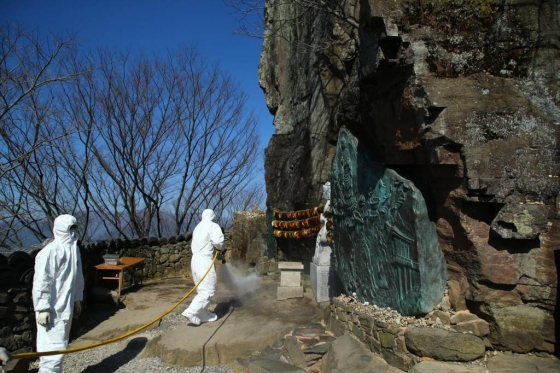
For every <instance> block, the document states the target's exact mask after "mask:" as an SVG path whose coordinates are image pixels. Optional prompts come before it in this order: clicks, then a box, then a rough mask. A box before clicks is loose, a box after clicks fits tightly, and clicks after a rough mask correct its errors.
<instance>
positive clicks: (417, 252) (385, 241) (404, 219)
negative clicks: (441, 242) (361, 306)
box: [331, 128, 447, 315]
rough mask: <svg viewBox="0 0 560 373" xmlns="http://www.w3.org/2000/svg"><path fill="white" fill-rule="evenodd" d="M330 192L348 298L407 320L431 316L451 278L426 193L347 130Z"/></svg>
mask: <svg viewBox="0 0 560 373" xmlns="http://www.w3.org/2000/svg"><path fill="white" fill-rule="evenodd" d="M331 189H332V190H331V206H332V211H333V229H334V254H335V255H334V256H335V258H336V260H335V265H336V268H337V272H338V273H339V274H340V277H341V280H342V282H343V284H344V287H345V289H346V291H347V292H356V293H357V295H358V297H359V298H360V299H363V300H366V301H369V302H373V303H375V304H377V305H378V306H381V307H391V308H394V309H396V310H398V311H399V312H401V313H403V314H406V315H417V314H423V313H427V312H429V311H431V310H432V309H433V307H434V306H436V305H437V304H438V303H439V302H440V301H441V299H442V297H443V292H444V289H445V284H446V280H447V270H446V265H445V261H444V257H443V253H442V251H441V250H440V249H439V246H438V241H437V236H436V227H435V222H433V221H430V220H429V216H428V210H427V207H426V203H425V201H424V197H423V196H422V193H421V192H420V191H419V190H418V189H417V188H416V187H415V186H414V184H413V183H412V182H411V181H409V180H407V179H405V178H403V177H402V176H400V175H399V174H397V173H396V172H395V171H394V170H391V169H388V168H386V167H384V166H382V165H381V164H379V163H376V162H375V161H374V160H373V158H372V155H371V154H370V152H369V151H368V150H367V149H366V148H365V147H364V146H363V145H362V144H361V143H360V142H359V141H358V139H357V138H355V137H354V136H353V135H352V134H351V133H350V132H349V131H348V130H346V129H345V128H342V129H341V131H340V136H339V139H338V145H337V150H336V156H335V160H334V163H333V169H332V172H331Z"/></svg>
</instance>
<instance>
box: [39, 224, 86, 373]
mask: <svg viewBox="0 0 560 373" xmlns="http://www.w3.org/2000/svg"><path fill="white" fill-rule="evenodd" d="M77 229H78V222H77V220H76V218H75V217H73V216H72V215H60V216H59V217H57V218H56V219H55V220H54V228H53V234H54V240H53V241H52V242H51V243H49V244H48V245H47V246H45V247H44V248H43V249H42V250H41V251H40V252H39V254H37V257H36V258H35V275H34V277H33V290H32V295H33V306H34V308H35V314H36V319H37V352H45V351H57V350H65V349H66V348H67V346H68V338H69V336H70V327H71V325H72V318H73V317H74V318H75V317H78V316H79V314H80V312H81V310H82V307H81V301H82V299H83V292H84V276H83V273H82V261H81V258H80V250H79V248H78V232H77ZM63 357H64V355H51V356H41V358H40V361H39V373H46V372H61V371H62V359H63Z"/></svg>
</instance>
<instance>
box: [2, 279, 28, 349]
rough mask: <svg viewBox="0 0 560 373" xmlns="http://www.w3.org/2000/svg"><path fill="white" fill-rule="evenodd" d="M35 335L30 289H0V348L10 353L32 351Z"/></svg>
mask: <svg viewBox="0 0 560 373" xmlns="http://www.w3.org/2000/svg"><path fill="white" fill-rule="evenodd" d="M35 334H36V331H35V313H34V312H33V302H32V301H31V289H30V288H29V287H12V288H9V289H2V288H0V346H2V347H5V348H6V349H8V350H9V351H11V352H12V353H14V352H15V353H19V352H29V351H32V350H33V348H34V346H35Z"/></svg>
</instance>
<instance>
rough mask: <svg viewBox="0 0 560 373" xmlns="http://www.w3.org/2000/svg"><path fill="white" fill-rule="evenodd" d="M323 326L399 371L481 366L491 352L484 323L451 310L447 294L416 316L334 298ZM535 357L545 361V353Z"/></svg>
mask: <svg viewBox="0 0 560 373" xmlns="http://www.w3.org/2000/svg"><path fill="white" fill-rule="evenodd" d="M326 323H327V327H328V329H329V330H330V331H331V332H333V333H334V334H335V335H337V336H340V335H343V334H352V335H354V336H355V337H356V338H358V339H359V340H360V341H361V342H362V343H363V344H364V345H365V346H367V348H368V349H369V350H370V351H372V352H374V353H377V354H379V355H380V356H382V357H383V359H385V361H387V363H389V364H390V365H392V366H394V367H396V368H399V369H401V370H403V371H409V370H410V368H411V367H412V366H414V365H415V364H417V363H419V362H421V361H423V360H426V359H428V360H431V359H433V360H437V361H448V362H470V363H471V364H473V365H477V364H480V365H481V366H483V365H484V359H485V354H486V351H487V349H488V348H491V344H490V343H489V341H488V335H489V333H490V329H489V325H488V323H487V322H486V321H484V320H482V319H480V318H479V317H477V316H476V315H474V314H472V313H470V312H468V311H454V310H452V309H451V308H450V307H449V299H448V297H447V296H445V297H444V300H443V301H442V303H440V304H439V305H438V306H437V307H436V308H435V309H434V310H433V311H432V312H430V313H428V314H427V315H426V316H425V317H422V318H415V317H406V316H402V315H400V314H399V313H398V312H397V311H395V310H392V309H390V308H380V307H377V306H375V305H369V304H366V303H360V302H359V301H358V300H357V299H354V298H352V297H348V296H339V297H336V298H334V299H333V302H332V303H331V305H330V306H329V308H327V310H326ZM540 356H542V357H550V355H548V354H546V353H540Z"/></svg>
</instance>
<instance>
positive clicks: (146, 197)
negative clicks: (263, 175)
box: [67, 47, 259, 237]
mask: <svg viewBox="0 0 560 373" xmlns="http://www.w3.org/2000/svg"><path fill="white" fill-rule="evenodd" d="M96 60H97V61H98V62H99V64H100V65H99V66H100V67H99V69H98V70H97V71H96V74H95V75H92V76H84V77H83V78H82V80H88V81H87V82H82V83H80V84H77V85H76V86H75V92H74V93H73V96H75V99H70V100H68V102H70V103H73V104H74V105H75V106H73V107H72V108H71V109H68V110H67V112H69V113H74V114H73V115H74V116H75V118H74V119H73V122H75V123H77V124H78V125H79V127H78V128H77V132H78V133H80V134H82V136H81V137H80V140H79V142H80V143H81V144H82V145H81V146H82V147H83V149H84V154H88V155H89V156H88V159H90V161H91V164H90V165H89V166H88V168H87V169H84V170H82V171H83V173H85V174H87V178H85V179H84V181H83V183H84V185H85V186H86V187H87V190H88V191H87V196H88V202H87V203H88V205H90V206H91V210H92V211H94V212H95V214H97V215H99V216H100V217H102V221H103V223H104V224H105V230H106V231H107V232H110V233H111V234H113V235H116V236H120V237H133V236H147V235H155V236H160V237H161V236H162V235H167V234H169V233H173V234H179V233H181V232H184V231H185V230H188V229H189V228H190V227H192V225H193V223H194V221H196V220H197V219H198V218H199V215H200V212H201V210H202V209H204V208H207V207H208V208H223V206H224V205H227V204H228V203H229V202H230V201H232V200H233V199H234V198H235V197H236V196H237V195H238V194H239V193H242V192H243V191H244V190H245V189H246V188H248V187H249V186H250V185H251V183H252V182H253V179H254V175H253V174H254V170H255V165H256V163H255V162H254V159H255V157H256V156H257V153H258V150H259V141H258V137H257V131H256V118H255V116H254V115H253V114H252V112H248V111H247V110H246V100H247V97H246V94H245V93H244V92H243V91H242V90H241V89H240V87H239V86H238V85H237V84H236V83H234V82H233V80H232V79H231V77H229V76H228V75H227V74H225V73H224V72H223V71H221V69H220V68H219V65H217V64H211V63H208V61H206V60H205V59H204V58H203V56H201V55H200V54H199V53H198V52H197V50H196V49H194V48H189V47H184V48H182V49H180V50H178V51H177V52H174V53H169V54H168V55H166V56H165V57H161V58H148V57H146V56H139V57H136V58H130V57H129V56H126V55H119V54H115V53H109V52H107V51H101V52H99V54H98V56H97V57H96ZM86 87H89V88H86ZM86 133H93V134H95V135H91V136H87V137H86V136H85V134H86ZM89 157H91V158H89ZM170 216H172V217H173V226H172V227H169V222H170Z"/></svg>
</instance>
